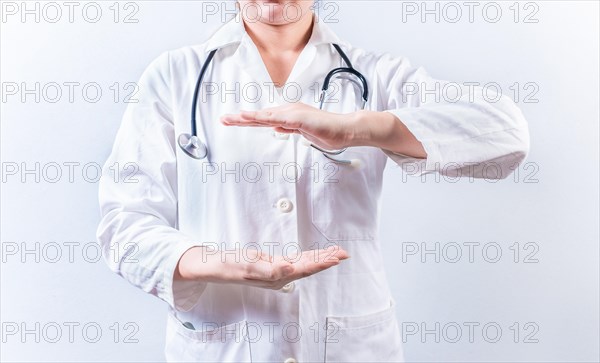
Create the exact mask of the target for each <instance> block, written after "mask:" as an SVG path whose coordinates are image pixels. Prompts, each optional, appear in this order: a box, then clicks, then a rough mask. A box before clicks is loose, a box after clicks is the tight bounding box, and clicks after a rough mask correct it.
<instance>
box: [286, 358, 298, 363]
mask: <svg viewBox="0 0 600 363" xmlns="http://www.w3.org/2000/svg"><path fill="white" fill-rule="evenodd" d="M283 363H298V361H297V360H295V359H294V358H288V359H286V360H284V361H283Z"/></svg>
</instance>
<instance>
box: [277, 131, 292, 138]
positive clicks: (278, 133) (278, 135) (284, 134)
mask: <svg viewBox="0 0 600 363" xmlns="http://www.w3.org/2000/svg"><path fill="white" fill-rule="evenodd" d="M273 137H274V138H276V139H277V140H287V139H289V138H290V134H286V133H283V132H277V131H273Z"/></svg>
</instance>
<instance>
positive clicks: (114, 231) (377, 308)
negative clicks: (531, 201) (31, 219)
mask: <svg viewBox="0 0 600 363" xmlns="http://www.w3.org/2000/svg"><path fill="white" fill-rule="evenodd" d="M313 5H314V4H313V1H300V0H296V1H269V2H263V1H256V0H255V1H239V2H238V8H239V9H241V11H239V12H238V14H237V16H236V17H235V18H234V19H232V20H231V21H229V22H228V23H226V24H224V25H223V26H222V27H221V28H220V29H219V30H218V31H217V32H216V33H215V34H214V35H213V36H212V37H210V38H209V39H208V40H207V41H206V42H204V43H202V44H200V45H197V46H190V47H184V48H181V49H176V50H171V51H167V52H164V53H163V54H162V55H160V56H159V57H158V58H156V59H155V60H154V61H153V62H152V63H151V64H150V65H149V66H148V67H147V69H146V70H145V72H144V73H143V75H142V76H141V79H140V81H139V89H140V91H139V94H138V96H137V98H138V99H139V102H138V103H131V104H129V105H128V108H127V110H126V113H125V115H124V118H123V120H122V124H121V127H120V129H119V131H118V133H117V136H116V140H115V144H114V147H113V149H112V153H111V154H110V156H109V158H108V160H107V162H106V164H105V169H104V176H103V177H102V179H101V183H100V191H99V199H100V205H101V214H102V218H101V221H100V224H99V227H98V231H97V237H98V240H99V242H100V243H101V244H102V246H103V249H104V252H105V254H104V255H105V256H106V261H107V263H108V264H109V266H110V268H111V269H112V270H113V271H114V272H116V273H117V274H119V275H120V276H122V277H123V278H124V279H126V280H127V281H129V282H130V283H131V284H133V285H134V286H137V287H138V288H140V289H142V290H143V291H145V292H148V293H150V294H152V295H155V296H157V297H159V298H160V299H162V300H164V301H165V302H166V303H167V304H168V306H169V312H168V320H167V321H168V322H167V339H166V348H165V353H166V357H167V360H168V361H211V362H217V361H235V362H246V361H253V362H266V361H274V362H288V363H291V362H309V361H310V362H323V361H325V362H337V361H357V362H359V361H363V362H364V361H369V362H372V361H402V359H403V358H402V348H401V339H400V332H399V324H398V323H397V321H396V317H395V306H394V301H393V299H392V298H391V293H390V291H389V289H388V284H387V281H386V276H385V274H384V268H383V263H382V254H381V249H380V243H379V235H378V218H379V216H378V211H379V198H380V193H381V186H382V173H383V169H384V166H385V164H386V161H387V158H388V157H389V158H391V159H392V160H393V161H394V162H395V163H397V164H398V165H400V167H401V168H402V169H403V170H404V171H405V172H407V173H409V174H410V175H415V176H418V175H421V174H424V173H442V174H448V175H453V176H456V175H461V176H470V177H476V178H482V177H485V178H496V179H500V178H505V177H506V176H508V175H509V173H510V171H511V169H514V168H515V167H516V166H517V165H518V164H519V163H521V162H522V160H523V159H524V158H525V157H526V155H527V152H528V148H529V135H528V128H527V124H526V121H525V119H524V118H523V115H522V113H521V112H520V110H519V109H518V108H517V107H516V106H515V104H514V103H513V102H512V101H511V100H510V99H509V98H507V97H506V96H502V95H497V96H498V97H496V99H495V100H494V102H488V101H489V98H494V97H490V95H489V92H488V98H487V99H484V98H483V94H482V90H481V89H480V88H477V87H471V88H466V87H460V88H457V87H455V90H456V92H455V97H454V98H453V99H452V100H448V99H447V98H446V97H442V98H440V97H435V96H432V95H431V91H430V90H432V89H436V87H437V88H438V89H440V88H441V87H443V86H444V85H446V84H448V83H447V82H446V81H440V80H435V79H432V78H431V77H430V76H429V75H428V74H427V73H426V72H425V71H424V70H423V69H422V68H415V67H413V66H412V65H411V64H410V63H409V61H408V60H407V59H406V58H404V57H396V56H392V55H389V54H374V53H371V52H368V51H365V50H362V49H359V48H356V47H353V46H352V45H350V44H349V43H347V42H345V41H343V40H341V39H340V38H338V37H337V36H336V34H335V33H333V32H332V31H331V30H330V29H329V28H328V27H327V26H326V24H324V23H323V22H322V21H320V20H319V18H317V16H316V15H315V14H314V13H313V12H312V11H311V9H312V6H313ZM291 8H293V9H294V11H290V9H291ZM291 13H293V14H294V16H293V17H290V16H289V15H286V14H291ZM213 51H214V53H213ZM211 53H212V56H211ZM203 67H204V68H205V69H204V72H202V68H203ZM340 67H341V68H345V70H344V71H343V72H339V73H337V74H335V75H334V76H332V77H331V78H329V79H328V81H329V82H327V80H325V78H326V76H327V75H328V73H330V71H332V70H333V69H336V68H340ZM348 68H351V69H352V70H355V71H356V72H353V71H352V70H348ZM201 73H203V75H202V77H203V79H202V80H201V81H200V82H198V78H199V75H200V74H201ZM358 74H360V76H359V75H358ZM361 76H362V77H364V82H363V80H362V79H361ZM325 83H328V84H329V87H328V90H327V92H325V93H324V96H323V105H321V102H320V101H321V99H320V98H319V97H320V94H321V92H320V91H321V88H323V85H324V84H325ZM197 87H198V92H197V93H196V92H195V91H196V88H197ZM365 90H366V91H367V92H365ZM425 90H429V95H427V94H426V92H425ZM365 93H368V95H366V96H365ZM363 98H364V99H366V103H365V107H364V109H362V102H363ZM194 100H196V102H197V105H194ZM192 106H194V107H193V112H192V113H193V115H194V117H195V120H191V115H190V111H191V109H192ZM320 107H321V108H320ZM191 121H193V122H191ZM192 127H196V129H197V130H196V136H197V138H192V136H193V135H191V132H192V131H191V128H192ZM346 148H347V149H346ZM323 150H324V151H326V152H322V151H323ZM340 151H342V152H340ZM398 187H400V186H398Z"/></svg>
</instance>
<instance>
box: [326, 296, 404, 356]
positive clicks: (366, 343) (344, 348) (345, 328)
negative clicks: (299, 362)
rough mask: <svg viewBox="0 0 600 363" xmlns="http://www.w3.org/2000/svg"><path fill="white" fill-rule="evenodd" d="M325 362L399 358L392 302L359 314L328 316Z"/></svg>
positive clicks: (400, 349)
mask: <svg viewBox="0 0 600 363" xmlns="http://www.w3.org/2000/svg"><path fill="white" fill-rule="evenodd" d="M326 320H327V322H326V327H327V329H326V332H327V334H326V340H325V359H324V360H325V362H402V361H403V360H404V358H403V353H402V341H401V338H400V330H399V328H398V322H397V320H396V312H395V304H394V301H393V300H391V301H390V306H389V307H388V308H386V309H384V310H381V311H379V312H375V313H371V314H368V315H362V316H347V317H339V316H328V317H327V319H326Z"/></svg>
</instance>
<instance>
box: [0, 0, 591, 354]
mask: <svg viewBox="0 0 600 363" xmlns="http://www.w3.org/2000/svg"><path fill="white" fill-rule="evenodd" d="M6 3H8V2H6V1H4V2H3V4H4V5H3V6H5V5H6ZM29 3H30V4H32V5H30V8H32V7H33V6H34V5H33V4H34V2H29ZM14 4H16V5H18V6H21V5H20V4H21V3H20V2H17V3H14ZM39 4H40V6H42V7H43V6H44V4H46V3H45V2H41V3H39ZM58 4H62V2H59V3H58ZM84 4H85V3H79V6H78V7H76V8H75V13H74V21H73V22H72V23H71V22H70V21H69V18H68V14H67V10H68V8H67V7H65V6H61V8H62V10H63V16H62V18H61V19H60V20H59V21H58V22H56V23H49V22H48V21H45V20H44V17H42V18H41V19H40V22H39V23H36V22H35V19H34V16H33V15H28V16H27V18H26V21H25V22H24V23H23V22H22V21H21V19H20V13H19V14H17V15H13V16H10V15H9V14H8V13H6V12H4V13H3V16H6V18H3V19H2V22H1V23H0V32H1V38H0V40H1V81H2V85H3V94H2V96H3V100H2V104H1V107H2V110H1V118H2V129H1V151H2V163H3V181H2V195H1V201H2V214H1V216H2V219H1V226H0V227H1V232H2V234H1V241H2V244H3V245H2V246H3V247H2V265H1V266H2V271H1V272H2V273H1V276H2V277H1V289H2V290H1V303H2V305H1V311H0V312H1V320H2V324H3V334H4V335H3V341H2V348H1V358H2V360H10V361H14V360H17V361H18V360H27V361H30V360H34V361H88V360H89V361H92V360H93V361H106V360H108V361H110V360H115V361H149V360H150V361H157V360H158V361H160V360H162V348H163V344H164V342H163V339H164V323H165V309H166V306H165V305H164V304H163V303H162V302H160V301H159V300H158V299H156V298H153V297H151V296H149V295H145V294H143V293H142V292H140V291H138V290H136V289H134V288H133V287H131V286H129V285H128V284H127V283H126V282H125V281H123V280H122V279H120V278H119V277H118V276H116V275H113V274H112V273H111V272H109V270H108V268H107V267H106V266H105V264H104V262H103V261H102V260H100V261H99V262H96V263H94V262H88V261H86V260H85V259H84V258H83V257H82V255H83V254H85V256H86V257H87V258H88V259H93V258H94V254H95V251H97V249H95V248H94V241H95V230H96V226H97V223H98V221H99V211H98V203H97V183H95V182H93V181H92V182H87V181H85V180H84V179H83V177H82V166H83V165H84V164H87V163H96V164H102V163H103V162H104V160H105V159H106V157H107V156H108V153H109V151H110V148H111V147H112V143H113V138H114V136H115V133H116V130H117V128H118V126H119V123H120V119H121V116H122V113H123V111H124V109H125V107H126V104H125V103H124V102H123V98H124V96H125V94H126V92H125V91H123V90H122V92H121V94H120V95H119V97H118V98H119V99H118V102H115V101H114V100H113V97H114V93H113V91H112V90H111V89H110V88H109V87H110V86H111V85H113V84H114V83H116V82H118V83H119V85H120V86H121V88H122V87H123V86H124V85H125V84H126V83H127V82H136V81H137V79H138V77H139V76H140V74H141V72H142V70H143V69H144V68H145V67H146V66H147V65H148V63H149V62H150V61H151V60H153V59H154V58H155V57H156V56H157V55H158V54H160V53H161V52H162V51H164V50H167V49H173V48H177V47H180V46H184V45H189V44H196V43H200V42H202V41H204V40H205V39H206V38H207V37H208V36H209V35H210V34H211V33H212V32H213V31H214V29H216V27H217V26H219V25H220V24H221V20H220V16H208V19H207V21H205V22H203V19H202V16H203V6H202V3H201V2H198V1H138V2H136V3H135V4H137V6H138V8H139V9H138V11H137V13H136V14H135V16H134V19H138V20H139V22H138V23H124V22H122V20H123V17H124V16H125V15H126V14H127V13H129V12H130V11H131V10H133V9H134V8H125V2H121V3H120V4H118V5H119V8H120V9H121V13H120V14H119V19H118V20H119V22H118V23H115V22H114V21H113V16H114V12H113V11H112V10H111V9H110V8H109V7H110V6H113V2H112V1H109V2H98V4H100V7H101V8H102V10H103V14H102V17H101V19H100V20H99V21H98V22H96V23H91V22H88V21H86V20H85V19H84V18H83V17H82V14H81V9H82V7H83V5H84ZM217 4H218V5H220V4H221V3H217ZM414 4H416V5H417V6H420V2H417V3H414ZM438 4H439V6H440V12H441V14H440V15H441V18H440V21H439V22H436V21H435V18H434V17H435V15H427V18H426V19H425V22H422V21H421V19H420V15H421V13H418V14H417V15H412V16H411V15H407V18H406V19H405V21H403V19H402V14H403V6H405V8H404V9H406V2H405V4H404V5H403V2H400V1H346V2H340V3H338V4H337V5H328V6H329V7H327V6H325V4H322V7H321V10H320V11H321V12H322V16H328V19H330V20H336V21H337V23H330V24H329V25H330V26H331V27H333V28H334V29H335V30H336V31H337V32H338V34H339V35H340V36H341V37H342V38H345V39H347V40H349V41H350V42H351V43H353V44H354V45H357V46H360V47H363V48H366V49H370V50H373V51H376V52H390V53H392V54H395V55H405V56H407V57H409V59H411V61H412V63H413V64H416V65H422V66H424V67H425V68H426V69H427V70H428V71H429V73H430V74H431V75H433V76H434V77H437V78H441V79H449V80H454V81H457V82H480V83H482V84H483V83H487V82H497V83H498V84H500V85H501V87H502V89H503V91H504V93H507V94H510V95H511V96H513V98H514V99H515V101H517V104H518V105H519V106H520V107H521V108H522V110H523V112H524V113H525V115H526V117H527V119H528V121H529V126H530V133H531V152H530V154H529V157H528V158H527V160H526V163H528V164H524V165H523V166H522V167H521V168H519V170H518V172H519V174H518V175H515V176H514V178H513V176H511V177H509V178H508V179H506V180H503V181H500V182H496V183H494V182H491V181H485V180H480V181H476V182H473V183H470V182H469V181H468V180H464V179H463V180H460V181H459V182H456V183H455V182H452V181H450V180H444V179H442V180H441V181H439V182H436V180H435V179H434V177H433V176H432V175H429V176H428V177H427V180H425V181H424V182H423V181H422V180H421V179H419V178H411V177H407V176H406V175H403V174H402V172H401V171H400V169H398V168H397V167H395V166H394V164H393V163H392V162H391V161H390V163H389V167H388V169H387V170H386V181H385V189H384V195H383V197H382V203H383V204H382V214H381V215H382V216H383V217H382V220H381V228H382V234H381V236H382V240H383V243H384V244H385V251H386V255H385V258H386V268H387V270H388V272H389V280H390V284H391V287H392V289H393V293H394V297H395V299H396V301H397V303H398V305H397V308H398V310H397V311H398V318H399V321H400V322H401V324H402V326H404V327H405V328H409V327H414V326H417V327H418V328H419V329H423V328H424V329H429V330H434V331H435V328H436V323H438V324H439V334H437V337H436V334H434V333H431V334H426V335H424V336H422V335H421V334H420V333H421V332H418V333H417V334H415V335H406V344H405V353H406V359H407V360H409V361H492V360H493V361H567V360H568V361H598V360H599V350H598V341H599V335H598V323H599V316H598V306H599V299H598V286H599V281H598V272H599V271H598V253H599V250H598V240H599V234H598V220H599V215H598V200H599V195H598V193H599V192H598V166H599V158H598V120H599V114H598V99H599V95H598V79H599V74H598V65H599V63H598V44H599V39H598V34H599V29H598V12H599V7H598V3H597V2H595V1H539V2H536V3H530V5H525V4H526V2H521V3H519V4H517V7H518V8H519V9H520V14H519V17H518V18H517V22H516V23H515V21H514V20H515V19H514V16H515V12H514V10H511V9H510V7H511V6H513V9H514V5H513V4H514V3H513V2H512V1H509V2H506V1H501V2H497V3H496V4H498V5H499V6H500V7H501V9H502V15H501V17H500V19H499V21H498V22H495V23H492V22H491V21H490V20H491V19H490V18H493V17H495V12H494V8H488V14H487V15H488V20H486V18H485V17H484V16H483V15H482V8H483V5H484V4H485V3H479V4H478V6H477V7H475V11H474V13H473V22H470V21H469V14H468V7H466V6H465V5H464V3H463V2H458V3H457V4H458V5H459V7H460V8H461V10H462V11H463V15H462V18H461V19H460V20H459V21H458V22H455V23H453V22H451V20H452V18H454V17H455V14H456V13H455V12H454V10H453V9H452V8H448V7H446V10H447V13H444V12H443V9H444V5H446V3H445V2H441V3H438ZM531 4H533V5H531ZM223 6H225V5H223ZM228 6H229V7H231V4H229V5H228ZM434 7H435V3H433V2H428V8H429V9H433V8H434ZM536 7H537V13H536V14H535V15H533V17H532V18H530V19H529V20H537V21H538V22H536V23H526V22H525V20H526V19H525V16H526V15H527V14H530V13H531V12H532V11H534V10H535V9H536ZM3 10H4V8H3ZM47 10H48V11H49V13H47V14H46V15H47V16H48V17H54V13H53V12H52V9H50V8H48V9H47ZM92 10H93V9H92ZM92 10H90V13H89V14H91V15H90V16H93V15H94V14H93V11H92ZM404 14H406V12H404ZM42 15H43V14H42ZM444 15H445V16H444ZM21 82H25V83H26V84H27V87H29V88H32V87H33V86H34V84H35V82H40V86H44V85H46V84H48V83H49V82H57V83H59V84H61V85H62V84H64V82H79V84H80V86H78V88H75V90H76V92H75V96H74V97H75V99H74V102H72V103H71V102H69V97H68V94H67V91H68V88H67V87H66V86H63V87H62V91H63V95H62V98H61V99H60V100H59V101H58V102H56V103H51V102H48V100H47V99H44V97H42V99H41V100H40V102H39V103H36V102H35V100H34V96H33V95H29V96H27V99H26V100H25V102H22V100H21V99H20V95H21V93H18V94H17V95H9V94H8V92H7V89H6V88H5V87H9V86H10V84H17V86H19V87H20V85H21ZM90 82H97V83H98V84H99V85H100V86H101V89H102V91H103V94H102V97H101V99H100V101H99V102H96V103H92V102H87V101H85V100H84V99H83V98H82V95H81V89H82V85H85V84H88V83H90ZM516 82H518V83H519V86H517V88H520V94H519V95H518V96H516V95H515V94H514V92H513V90H511V89H510V88H509V87H511V85H514V84H515V83H516ZM529 82H531V83H532V84H533V83H534V84H535V85H537V87H538V89H537V92H536V93H535V95H533V96H532V99H531V100H529V101H533V100H538V102H525V96H527V95H528V94H530V93H531V92H532V91H534V90H535V89H534V88H531V87H530V88H525V87H524V85H525V84H527V83H529ZM513 88H514V87H513ZM49 91H51V90H49ZM90 94H91V95H92V96H93V92H91V93H90ZM53 95H54V94H53V93H50V94H49V96H50V97H53ZM36 162H39V163H40V168H41V169H42V168H43V167H44V166H45V165H52V164H49V163H53V162H55V163H58V164H61V165H63V163H68V162H77V163H80V164H79V166H76V167H75V176H74V182H72V183H71V182H69V176H68V168H67V167H66V166H64V165H63V168H62V172H63V174H62V177H61V178H60V180H59V181H58V182H56V183H52V182H49V179H51V178H54V175H55V174H54V173H55V169H52V168H47V169H46V172H47V173H48V174H47V175H41V180H40V181H39V183H38V182H35V180H34V179H35V174H36V173H35V172H33V173H32V174H29V175H26V180H25V182H22V181H21V176H22V174H23V173H22V172H21V171H19V172H18V173H17V174H16V175H8V174H10V173H8V170H9V169H7V168H10V167H11V166H14V165H16V166H17V167H19V168H21V166H22V165H21V163H24V164H23V165H24V166H26V167H28V168H30V169H32V168H34V166H35V163H36ZM15 163H16V164H15ZM91 165H92V166H93V165H94V164H91ZM95 170H96V169H95V168H93V167H92V168H90V169H88V176H89V177H90V178H92V179H93V178H94V172H95ZM40 174H41V172H40V173H38V175H40ZM44 176H46V178H44ZM69 242H73V243H75V244H76V245H74V246H73V252H74V255H73V262H71V261H69V248H68V245H67V244H68V243H69ZM468 242H474V243H478V245H475V247H474V250H473V251H474V254H473V256H472V260H473V262H470V261H469V248H468V245H465V243H468ZM22 243H24V244H22ZM36 243H39V248H38V253H37V254H38V257H39V258H40V261H39V262H36V261H35V259H36V253H35V252H32V253H29V254H26V253H24V252H23V248H24V247H26V248H29V249H32V250H35V244H36ZM422 243H424V245H422ZM436 243H439V249H440V253H439V262H438V263H436V261H435V257H436V256H435V255H434V254H423V253H422V248H423V247H425V248H428V249H434V248H435V246H436ZM515 243H518V245H515ZM527 243H529V244H528V245H526V244H527ZM415 244H416V245H415ZM56 245H59V246H61V249H60V252H61V254H62V255H61V256H60V258H58V262H54V263H53V262H52V261H51V260H52V259H53V258H54V257H55V255H56V251H57V250H56V249H55V248H53V246H56ZM457 245H458V246H460V247H461V250H460V251H461V253H462V257H461V258H460V259H459V260H458V262H454V263H452V262H449V261H450V260H452V259H453V258H454V257H455V256H456V251H457V250H456V248H455V247H456V246H457ZM86 246H87V247H88V248H89V249H88V250H87V253H85V252H84V247H86ZM413 246H418V247H419V251H418V252H417V253H416V254H414V255H411V254H408V253H407V248H410V247H413ZM484 246H487V247H488V248H487V249H486V250H485V251H486V252H487V253H484V252H483V251H484V249H483V247H484ZM511 246H512V249H511ZM516 246H518V248H515V247H516ZM14 247H17V248H18V249H19V250H18V251H16V252H15V253H16V254H12V252H10V248H14ZM44 247H46V248H44ZM494 247H499V248H500V251H501V253H502V255H501V256H500V258H499V261H498V262H496V263H492V262H489V261H490V260H491V259H493V258H494V257H495V254H496V251H497V248H496V249H495V248H494ZM515 250H518V251H519V252H520V253H519V254H518V256H516V255H515ZM528 256H529V258H527V257H528ZM422 258H424V259H425V261H424V262H423V261H422ZM486 259H487V260H486ZM515 259H516V260H517V262H515ZM532 259H534V260H532ZM23 260H24V261H23ZM526 260H527V261H530V262H531V261H535V260H537V262H534V263H525V261H526ZM357 288H360V287H357ZM71 322H72V323H76V324H79V325H77V326H75V327H74V330H73V331H74V335H73V337H72V339H73V341H72V342H70V341H69V329H68V325H65V324H70V323H71ZM128 322H132V323H134V325H126V324H127V323H128ZM22 323H23V325H22ZM36 323H39V324H40V329H39V330H40V331H39V333H40V334H39V338H40V342H39V343H37V342H36V341H35V340H36V336H35V334H33V333H31V334H26V335H25V336H24V337H21V334H20V333H19V334H17V335H8V336H6V334H5V333H6V331H7V329H8V328H9V327H13V326H15V324H17V326H18V328H19V329H23V328H27V329H33V330H35V324H36ZM86 323H89V324H88V325H87V327H88V328H87V335H85V336H84V335H83V333H82V330H83V329H82V327H83V326H84V324H86ZM469 323H474V324H479V325H477V326H475V328H474V334H473V336H472V337H471V338H472V339H470V337H469V329H468V326H467V325H466V324H469ZM515 323H518V325H514V324H515ZM115 324H117V325H115ZM485 324H488V325H487V327H488V329H487V330H486V334H484V333H483V329H482V328H483V326H484V325H485ZM526 324H527V325H526ZM56 326H60V327H61V334H62V335H61V336H60V337H59V338H57V340H58V342H56V343H52V342H50V341H51V340H53V339H54V338H55V337H56V329H55V328H56ZM456 326H460V327H461V328H462V332H461V333H462V335H461V336H459V337H458V338H457V340H458V341H457V342H454V343H453V342H452V341H453V339H454V338H455V337H456V332H457V331H456V329H455V327H456ZM94 327H100V328H101V330H102V336H101V337H100V338H99V341H98V342H96V343H91V342H88V341H86V339H84V338H87V339H88V340H90V339H93V338H94V335H95V330H94ZM494 327H500V328H501V329H502V332H501V333H502V335H501V336H500V337H499V338H498V341H497V342H495V343H494V342H490V341H491V340H492V339H494V338H495V335H496V330H495V328H494ZM116 332H118V333H119V334H118V335H117V334H116ZM516 332H518V333H519V334H518V336H517V335H516ZM129 333H131V336H130V337H129V338H130V339H126V336H127V335H128V334H129ZM436 338H437V339H439V342H438V341H436ZM131 339H134V340H137V342H132V343H126V342H125V341H129V340H131ZM115 340H116V341H117V342H115ZM471 340H472V341H471ZM515 340H516V342H515ZM536 341H537V342H536Z"/></svg>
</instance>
